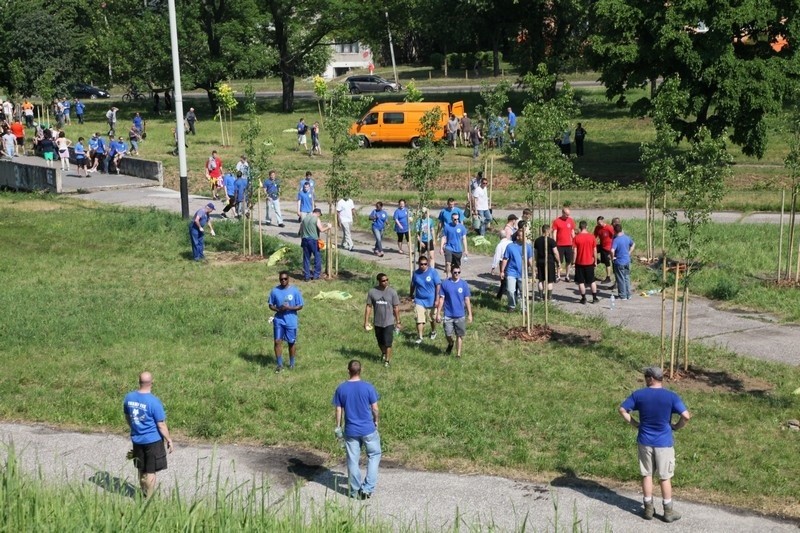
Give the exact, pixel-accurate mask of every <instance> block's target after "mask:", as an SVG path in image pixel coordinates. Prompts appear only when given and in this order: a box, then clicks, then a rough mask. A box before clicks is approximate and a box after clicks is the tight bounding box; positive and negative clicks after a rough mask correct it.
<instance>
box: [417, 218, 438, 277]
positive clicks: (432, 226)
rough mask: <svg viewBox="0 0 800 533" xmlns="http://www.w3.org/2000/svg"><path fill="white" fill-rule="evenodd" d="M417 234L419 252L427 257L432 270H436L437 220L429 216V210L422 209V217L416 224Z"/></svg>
mask: <svg viewBox="0 0 800 533" xmlns="http://www.w3.org/2000/svg"><path fill="white" fill-rule="evenodd" d="M414 230H415V231H416V232H417V251H418V252H419V254H420V255H427V256H428V259H430V262H431V268H436V253H435V252H436V220H434V219H433V217H431V216H428V208H427V207H423V208H422V216H421V217H419V219H418V220H417V222H416V223H415V224H414Z"/></svg>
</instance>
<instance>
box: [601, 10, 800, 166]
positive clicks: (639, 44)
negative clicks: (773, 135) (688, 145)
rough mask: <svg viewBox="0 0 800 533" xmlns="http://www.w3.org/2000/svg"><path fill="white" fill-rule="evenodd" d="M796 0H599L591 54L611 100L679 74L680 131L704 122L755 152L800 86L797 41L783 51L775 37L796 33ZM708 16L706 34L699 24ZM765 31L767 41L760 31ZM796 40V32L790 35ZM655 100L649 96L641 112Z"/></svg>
mask: <svg viewBox="0 0 800 533" xmlns="http://www.w3.org/2000/svg"><path fill="white" fill-rule="evenodd" d="M799 8H800V3H798V2H797V0H791V1H790V2H788V3H787V2H784V1H783V0H766V1H764V2H742V3H723V4H718V3H713V2H705V3H702V2H701V3H697V2H683V3H673V2H645V3H643V2H641V1H639V0H599V1H598V2H596V3H595V4H594V15H595V20H594V24H593V25H592V31H593V35H591V38H590V39H589V42H590V43H591V47H590V53H591V58H592V63H593V66H594V67H596V68H597V70H599V71H600V72H601V73H602V76H601V79H602V80H603V82H604V83H605V86H606V94H607V95H608V97H609V98H619V99H620V102H621V103H625V95H626V92H627V91H628V90H630V89H633V88H637V87H645V86H646V85H647V84H649V83H651V81H652V83H655V80H657V79H658V78H664V79H666V78H671V77H674V78H675V79H676V80H678V83H679V86H680V89H681V91H682V92H683V93H684V94H686V96H687V98H686V100H685V102H684V105H683V107H682V109H681V112H680V114H679V118H682V119H683V120H682V122H680V123H679V124H678V125H677V126H676V129H677V130H678V132H679V133H680V135H682V136H683V137H685V138H688V139H693V138H695V137H696V136H697V135H698V133H699V131H700V129H701V128H703V127H705V128H706V129H707V130H708V131H709V132H710V133H711V135H712V136H713V137H715V138H716V137H721V136H722V135H724V132H725V130H726V129H730V130H731V132H732V133H731V134H730V139H731V141H733V142H734V143H735V144H737V145H739V146H741V147H742V151H743V152H744V153H745V154H747V155H751V156H757V157H762V156H763V155H764V151H765V149H766V141H767V127H766V122H765V118H766V117H767V115H768V114H770V113H775V112H778V111H780V109H781V106H782V102H783V101H784V99H785V98H787V97H788V96H789V95H790V94H791V93H792V91H793V88H794V87H796V85H797V80H798V71H797V60H796V57H797V47H796V46H793V45H789V46H786V47H784V48H783V49H782V50H781V51H780V52H777V51H775V50H773V49H772V47H771V46H770V44H771V43H770V39H772V38H775V37H777V36H779V35H781V34H783V35H793V34H794V33H793V32H794V31H796V30H795V28H797V25H798V21H797V20H793V19H792V15H791V14H793V13H796V12H797V10H798V9H799ZM699 22H703V23H704V24H705V26H706V27H707V29H708V31H707V32H701V31H697V30H698V23H699ZM761 35H763V36H764V38H763V39H761V38H759V36H761ZM790 39H791V38H790ZM651 105H652V102H651V99H650V98H649V97H645V98H643V99H642V101H641V102H639V103H638V104H637V107H638V108H639V109H640V112H642V113H643V112H646V111H647V110H648V109H649V108H650V106H651Z"/></svg>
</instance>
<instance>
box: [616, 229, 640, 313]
mask: <svg viewBox="0 0 800 533" xmlns="http://www.w3.org/2000/svg"><path fill="white" fill-rule="evenodd" d="M614 235H615V237H614V240H613V241H612V242H611V262H612V264H613V267H614V277H615V278H616V281H617V293H618V294H619V299H620V300H630V299H631V252H633V249H634V248H635V247H636V244H635V243H634V242H633V239H631V238H630V237H628V236H627V235H625V232H624V231H622V225H621V224H614Z"/></svg>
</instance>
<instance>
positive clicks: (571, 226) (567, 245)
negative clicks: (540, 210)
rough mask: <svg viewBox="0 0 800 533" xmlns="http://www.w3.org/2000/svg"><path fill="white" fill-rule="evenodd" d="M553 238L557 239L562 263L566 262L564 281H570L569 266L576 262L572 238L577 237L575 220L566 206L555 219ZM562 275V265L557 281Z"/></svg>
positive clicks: (559, 268) (559, 267)
mask: <svg viewBox="0 0 800 533" xmlns="http://www.w3.org/2000/svg"><path fill="white" fill-rule="evenodd" d="M553 238H554V239H555V240H556V246H557V247H558V255H559V256H560V257H561V263H562V264H563V263H566V267H564V268H565V270H566V272H565V273H564V281H569V267H570V266H572V264H573V263H575V255H574V254H573V250H572V240H573V239H574V238H575V221H574V220H573V219H572V217H571V216H569V209H567V208H566V207H565V208H564V209H562V210H561V216H560V217H558V218H557V219H555V220H554V221H553ZM560 277H561V265H559V266H558V276H556V281H558V280H559V279H560Z"/></svg>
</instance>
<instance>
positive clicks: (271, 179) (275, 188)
mask: <svg viewBox="0 0 800 533" xmlns="http://www.w3.org/2000/svg"><path fill="white" fill-rule="evenodd" d="M263 185H264V194H266V195H267V215H266V223H267V226H271V225H272V215H270V213H273V214H274V215H275V221H276V222H277V223H278V227H279V228H282V227H284V225H285V224H284V223H283V214H282V213H281V184H280V183H279V182H278V179H277V178H276V175H275V171H274V170H270V171H269V176H268V177H267V179H265V180H264V184H263Z"/></svg>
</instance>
